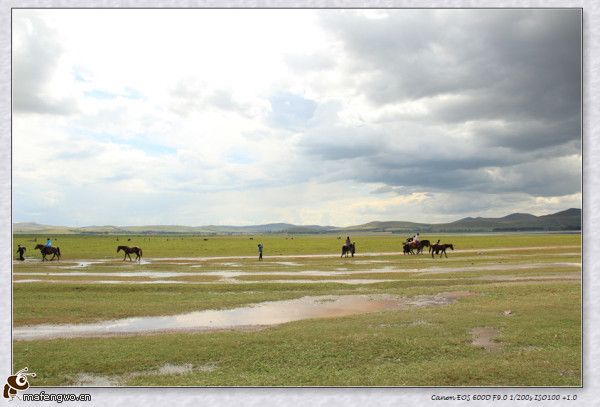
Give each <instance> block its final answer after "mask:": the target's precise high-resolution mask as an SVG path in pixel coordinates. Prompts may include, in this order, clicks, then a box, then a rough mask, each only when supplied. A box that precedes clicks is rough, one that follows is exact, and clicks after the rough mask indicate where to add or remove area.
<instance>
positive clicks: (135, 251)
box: [117, 246, 142, 262]
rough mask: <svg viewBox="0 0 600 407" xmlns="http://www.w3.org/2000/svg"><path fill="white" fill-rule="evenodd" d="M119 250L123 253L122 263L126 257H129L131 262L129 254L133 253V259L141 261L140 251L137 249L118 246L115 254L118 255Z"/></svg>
mask: <svg viewBox="0 0 600 407" xmlns="http://www.w3.org/2000/svg"><path fill="white" fill-rule="evenodd" d="M121 250H123V251H124V252H125V256H123V261H125V259H126V258H127V257H129V261H131V256H130V254H131V253H135V255H136V256H137V257H136V258H135V259H136V260H139V261H140V262H141V261H142V249H140V248H139V247H135V246H134V247H129V246H119V247H117V253H119V252H120V251H121Z"/></svg>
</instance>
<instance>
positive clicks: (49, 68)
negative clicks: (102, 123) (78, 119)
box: [12, 15, 77, 115]
mask: <svg viewBox="0 0 600 407" xmlns="http://www.w3.org/2000/svg"><path fill="white" fill-rule="evenodd" d="M14 30H15V33H14V36H15V41H14V42H13V70H12V72H13V82H12V84H13V109H14V111H15V112H23V113H44V114H58V115H63V114H70V113H73V112H75V111H77V106H76V103H75V101H74V100H73V99H71V98H62V99H58V100H57V99H53V98H50V97H49V96H48V95H47V94H46V92H45V89H46V87H47V86H48V85H49V82H50V81H51V79H52V74H53V73H54V71H55V69H56V67H57V64H58V62H59V59H60V55H61V52H62V49H61V47H60V45H59V43H58V42H57V40H56V38H55V33H54V32H53V31H52V30H51V29H50V28H49V27H47V26H46V24H45V23H44V21H43V20H42V19H39V18H37V17H35V15H31V16H30V17H27V18H24V17H16V18H15V19H14Z"/></svg>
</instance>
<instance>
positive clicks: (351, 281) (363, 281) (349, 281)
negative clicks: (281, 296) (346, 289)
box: [229, 278, 396, 284]
mask: <svg viewBox="0 0 600 407" xmlns="http://www.w3.org/2000/svg"><path fill="white" fill-rule="evenodd" d="M229 280H235V279H229ZM235 281H236V282H237V283H239V284H252V283H281V284H290V283H292V284H293V283H296V284H298V283H302V284H317V283H318V284H324V283H337V284H375V283H387V282H390V281H396V280H375V279H368V278H363V279H343V280H302V279H293V280H244V281H240V280H235Z"/></svg>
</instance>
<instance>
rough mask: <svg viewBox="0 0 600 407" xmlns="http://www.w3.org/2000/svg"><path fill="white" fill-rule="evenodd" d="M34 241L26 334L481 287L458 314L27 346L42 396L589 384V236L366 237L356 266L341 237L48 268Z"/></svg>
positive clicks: (144, 241)
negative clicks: (479, 336) (416, 244)
mask: <svg viewBox="0 0 600 407" xmlns="http://www.w3.org/2000/svg"><path fill="white" fill-rule="evenodd" d="M45 237H46V236H43V237H37V240H38V242H41V243H43V241H45ZM34 238H35V237H34V236H15V237H14V239H13V244H14V246H15V248H16V245H17V244H21V245H25V246H26V247H27V248H28V251H27V253H26V256H27V261H25V262H18V261H15V262H14V267H13V273H14V274H13V282H14V284H13V325H14V327H15V330H18V329H19V328H20V327H25V326H34V325H37V324H66V323H91V322H98V321H106V320H112V319H119V318H128V317H144V316H161V315H177V314H181V313H186V312H191V311H199V310H219V309H232V308H237V307H241V306H245V305H249V304H257V303H262V302H265V301H277V300H288V299H296V298H301V297H305V296H320V295H353V294H389V295H397V296H401V297H404V298H418V296H424V295H428V296H434V295H438V294H440V293H447V292H466V293H468V295H466V296H463V297H460V298H458V299H457V300H456V301H455V302H453V303H451V304H449V305H443V306H423V307H413V308H408V309H402V310H391V311H381V312H373V313H366V314H365V313H363V314H356V315H351V316H344V317H337V318H320V319H305V320H299V321H295V322H289V323H285V324H280V325H271V326H266V327H261V328H260V329H258V328H257V329H250V330H248V329H243V330H240V329H230V330H224V331H223V330H221V331H211V332H203V333H201V332H193V331H191V332H164V333H153V334H143V335H126V336H109V337H90V338H63V339H36V340H15V341H14V342H13V364H14V366H13V367H14V369H16V370H18V369H19V368H21V367H23V366H28V367H29V369H30V370H31V371H35V372H36V373H37V377H36V379H34V380H32V381H31V384H32V385H34V386H54V385H86V384H92V385H109V386H124V385H130V386H580V385H581V383H582V377H581V368H582V367H581V323H582V321H581V280H580V275H581V253H580V251H581V249H580V248H581V238H580V236H579V235H560V234H548V235H542V234H532V235H518V234H513V235H448V236H437V235H436V236H423V238H424V239H430V240H432V241H436V240H437V239H441V240H442V242H448V243H453V244H454V245H455V249H456V250H455V251H454V252H453V251H449V252H448V258H438V257H436V258H435V259H432V258H431V256H429V255H427V254H425V255H422V256H404V255H402V254H400V253H399V252H401V243H402V240H403V237H401V236H397V235H381V236H376V235H364V236H362V235H361V236H353V240H354V241H355V242H356V244H357V249H358V251H357V254H356V257H354V258H339V253H340V247H341V244H342V240H338V239H337V236H331V235H318V236H293V239H292V236H280V235H265V236H253V239H252V240H250V237H248V236H235V237H229V236H218V237H212V236H211V237H208V238H206V237H192V236H186V237H180V236H129V237H127V236H119V237H118V239H119V241H118V242H117V241H116V239H117V237H115V236H54V237H53V238H54V245H55V246H59V247H60V248H61V253H62V259H61V261H60V262H44V263H42V262H41V261H40V256H39V254H38V253H37V252H34V251H33V245H34V243H35V242H32V240H33V239H34ZM343 238H345V236H343V237H342V239H343ZM128 239H131V240H130V241H128ZM204 239H208V240H204ZM259 241H262V242H263V244H264V245H265V259H264V261H262V262H258V261H257V259H256V258H255V256H256V255H257V250H256V245H257V244H258V242H259ZM120 244H125V245H131V246H133V245H138V246H140V247H142V248H143V250H144V259H145V261H144V262H142V263H141V264H140V263H134V262H131V263H130V262H128V261H127V262H123V261H121V260H122V254H121V253H119V254H117V253H116V246H117V245H120ZM306 255H319V256H313V257H311V256H306ZM302 256H305V257H302ZM212 257H219V258H212ZM83 261H92V263H91V264H87V263H86V264H80V262H83ZM94 261H95V262H94ZM368 280H381V282H376V283H366V282H367V281H368ZM20 281H23V282H20ZM345 281H354V283H353V284H344V282H345ZM361 281H364V283H362V282H361ZM477 328H487V329H489V330H491V332H493V335H491V337H490V338H488V340H489V341H491V343H493V345H494V348H485V347H482V346H478V345H476V344H475V345H474V344H473V341H474V339H476V338H474V334H473V332H474V331H473V330H474V329H477ZM168 367H171V368H172V370H169V369H168Z"/></svg>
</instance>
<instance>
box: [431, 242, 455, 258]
mask: <svg viewBox="0 0 600 407" xmlns="http://www.w3.org/2000/svg"><path fill="white" fill-rule="evenodd" d="M448 248H450V249H452V250H454V245H452V243H450V244H434V245H432V246H431V258H433V255H434V254H438V253H439V254H440V257H442V254H443V255H445V256H446V257H448V254H446V249H448Z"/></svg>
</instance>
